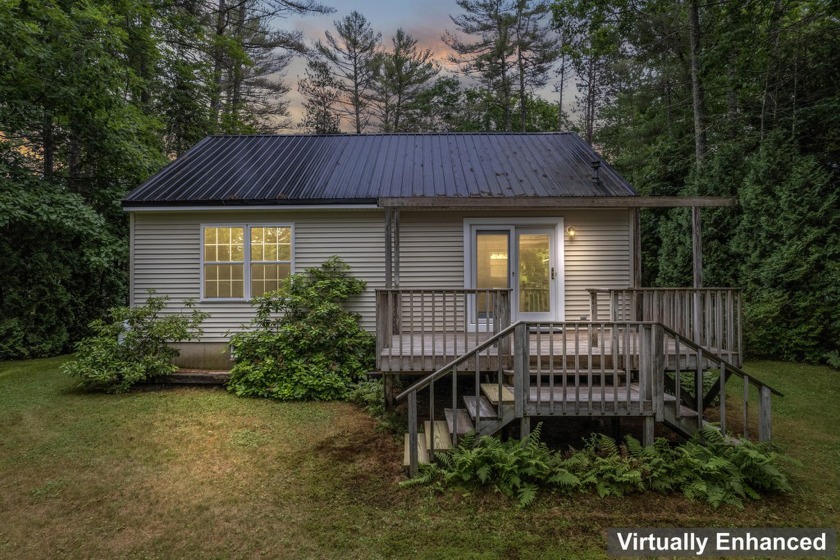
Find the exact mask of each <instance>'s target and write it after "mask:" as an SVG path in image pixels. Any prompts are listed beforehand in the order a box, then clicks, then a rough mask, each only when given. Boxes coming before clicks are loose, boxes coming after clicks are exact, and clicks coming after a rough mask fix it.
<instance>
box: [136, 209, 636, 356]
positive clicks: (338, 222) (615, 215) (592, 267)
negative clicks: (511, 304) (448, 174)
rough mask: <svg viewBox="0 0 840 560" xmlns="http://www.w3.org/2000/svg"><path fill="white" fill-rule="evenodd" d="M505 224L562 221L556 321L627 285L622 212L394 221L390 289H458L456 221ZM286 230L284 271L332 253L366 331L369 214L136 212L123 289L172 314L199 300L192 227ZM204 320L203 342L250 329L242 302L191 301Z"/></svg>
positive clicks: (374, 266) (375, 252) (370, 302)
mask: <svg viewBox="0 0 840 560" xmlns="http://www.w3.org/2000/svg"><path fill="white" fill-rule="evenodd" d="M505 216H510V217H513V216H517V217H538V216H562V217H563V218H564V227H569V226H573V227H574V228H575V229H576V230H577V235H576V236H575V237H574V239H569V238H568V236H565V235H564V239H563V243H564V244H565V269H564V272H565V275H564V279H565V318H566V319H567V320H578V319H579V318H580V317H581V316H584V315H588V314H589V298H588V294H587V293H586V288H617V287H627V286H629V285H630V283H631V280H632V270H631V251H632V249H631V238H630V220H629V216H630V212H629V211H628V210H564V211H552V212H545V211H542V212H540V211H536V212H535V211H510V212H505V213H503V212H498V211H497V212H467V213H464V212H442V211H428V212H410V211H406V210H403V211H402V212H401V216H400V287H401V288H430V289H431V288H450V289H459V288H463V287H464V246H463V245H464V219H465V218H478V217H493V218H503V217H505ZM279 222H288V223H294V227H295V232H294V247H293V251H294V272H301V271H303V270H304V269H306V268H310V267H314V266H318V265H320V264H321V263H322V262H323V261H324V260H326V259H327V258H328V257H330V256H331V255H338V256H340V257H341V258H342V259H344V260H345V261H347V263H348V264H350V266H351V269H352V274H353V275H355V276H356V277H358V278H361V279H363V280H365V281H367V283H368V288H367V290H366V292H365V293H364V294H363V295H362V296H359V297H357V298H354V300H353V301H352V302H351V303H350V308H351V309H352V310H353V311H355V312H357V313H360V314H361V315H362V318H363V326H364V327H365V328H366V329H368V330H370V331H373V330H374V329H375V302H374V293H373V290H375V289H376V288H382V287H384V284H385V264H384V263H385V220H384V212H383V211H382V210H381V209H379V210H377V209H370V210H368V209H341V210H332V211H318V210H299V211H294V210H281V211H227V212H200V211H190V212H172V211H167V212H160V213H155V212H137V213H135V214H134V225H133V232H132V235H133V239H134V247H133V255H134V258H133V263H132V264H133V282H132V284H133V285H132V294H131V296H132V298H133V302H134V303H135V304H139V303H142V302H143V301H144V300H145V298H146V290H147V289H149V288H152V289H155V290H156V291H157V293H158V294H168V295H169V296H170V297H171V298H172V308H180V305H181V303H182V302H183V300H184V299H186V298H193V299H194V300H195V301H196V302H198V300H199V297H200V254H199V253H200V240H201V224H211V223H243V224H247V223H251V224H258V223H279ZM199 307H200V308H201V309H203V310H205V311H207V312H209V313H211V314H212V316H211V317H210V318H209V319H208V320H207V321H206V323H205V325H204V330H205V335H204V338H203V340H204V341H206V342H221V341H224V340H227V338H228V336H227V333H228V332H234V331H237V330H239V329H240V328H241V325H244V324H247V323H248V322H250V320H251V318H252V317H253V311H252V308H251V306H250V304H249V303H248V302H201V303H200V304H199Z"/></svg>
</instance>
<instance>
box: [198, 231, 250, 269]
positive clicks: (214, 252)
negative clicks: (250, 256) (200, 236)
mask: <svg viewBox="0 0 840 560" xmlns="http://www.w3.org/2000/svg"><path fill="white" fill-rule="evenodd" d="M244 260H245V228H241V227H207V228H204V261H205V262H230V261H233V262H243V261H244Z"/></svg>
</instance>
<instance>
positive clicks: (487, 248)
mask: <svg viewBox="0 0 840 560" xmlns="http://www.w3.org/2000/svg"><path fill="white" fill-rule="evenodd" d="M475 245H476V263H475V265H476V266H475V287H476V288H477V289H479V290H497V289H507V288H509V287H510V232H508V231H477V232H476V236H475ZM490 307H491V300H489V299H488V298H487V296H486V294H482V293H479V294H478V295H477V296H476V298H475V317H477V318H478V319H485V320H488V319H492V316H493V309H491V308H490Z"/></svg>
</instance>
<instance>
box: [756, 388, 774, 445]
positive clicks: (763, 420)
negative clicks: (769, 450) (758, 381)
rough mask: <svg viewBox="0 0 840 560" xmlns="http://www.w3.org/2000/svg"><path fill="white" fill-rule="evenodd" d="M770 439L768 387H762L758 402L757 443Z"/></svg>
mask: <svg viewBox="0 0 840 560" xmlns="http://www.w3.org/2000/svg"><path fill="white" fill-rule="evenodd" d="M771 437H772V430H771V418H770V387H767V386H762V387H761V390H760V392H759V400H758V441H770V438H771Z"/></svg>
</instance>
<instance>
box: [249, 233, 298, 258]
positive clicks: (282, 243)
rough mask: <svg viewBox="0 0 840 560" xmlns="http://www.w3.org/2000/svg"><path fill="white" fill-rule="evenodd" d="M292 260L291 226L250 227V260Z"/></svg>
mask: <svg viewBox="0 0 840 560" xmlns="http://www.w3.org/2000/svg"><path fill="white" fill-rule="evenodd" d="M291 260H292V228H290V227H253V228H251V261H255V262H273V261H291Z"/></svg>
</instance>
